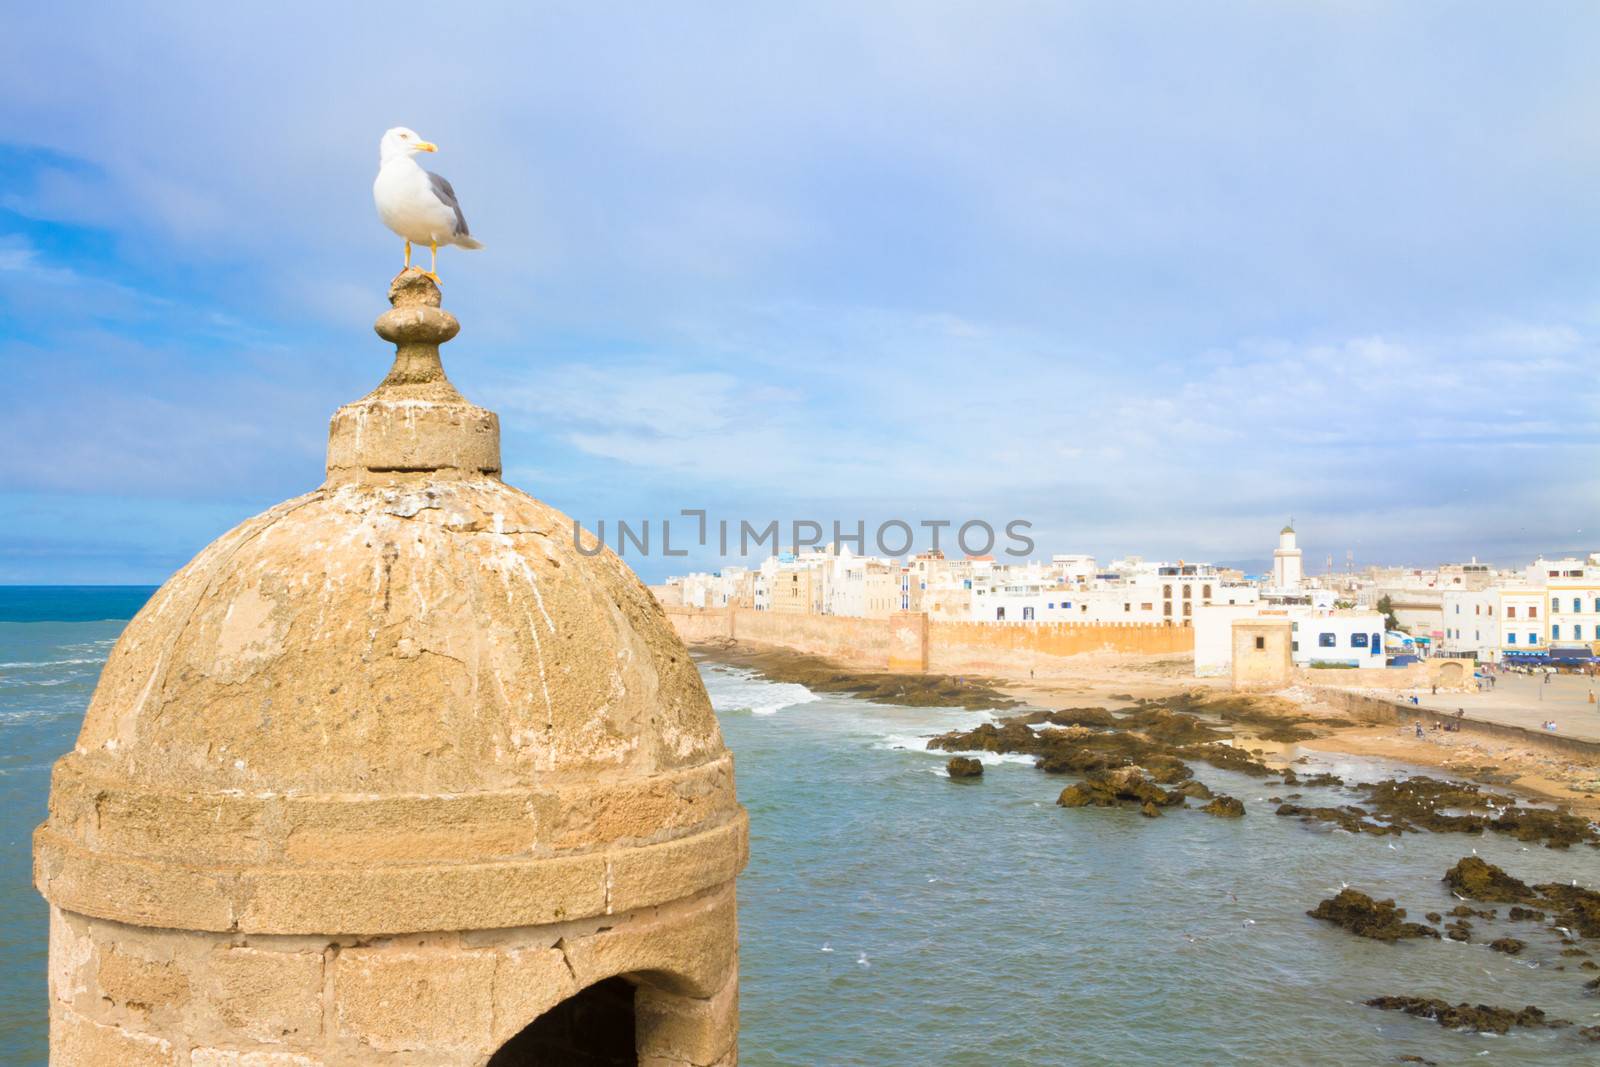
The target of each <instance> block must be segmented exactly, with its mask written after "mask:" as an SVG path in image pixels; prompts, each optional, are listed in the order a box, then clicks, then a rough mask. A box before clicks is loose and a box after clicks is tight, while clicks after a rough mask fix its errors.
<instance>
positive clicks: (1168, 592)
mask: <svg viewBox="0 0 1600 1067" xmlns="http://www.w3.org/2000/svg"><path fill="white" fill-rule="evenodd" d="M1161 595H1162V596H1163V597H1165V598H1166V599H1168V600H1171V599H1172V586H1170V585H1164V586H1162V587H1161Z"/></svg>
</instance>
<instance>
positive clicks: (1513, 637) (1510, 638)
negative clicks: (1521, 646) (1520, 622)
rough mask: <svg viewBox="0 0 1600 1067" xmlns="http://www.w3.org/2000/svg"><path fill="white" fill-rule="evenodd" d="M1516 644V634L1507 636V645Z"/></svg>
mask: <svg viewBox="0 0 1600 1067" xmlns="http://www.w3.org/2000/svg"><path fill="white" fill-rule="evenodd" d="M1516 643H1517V635H1516V634H1506V644H1508V645H1514V644H1516Z"/></svg>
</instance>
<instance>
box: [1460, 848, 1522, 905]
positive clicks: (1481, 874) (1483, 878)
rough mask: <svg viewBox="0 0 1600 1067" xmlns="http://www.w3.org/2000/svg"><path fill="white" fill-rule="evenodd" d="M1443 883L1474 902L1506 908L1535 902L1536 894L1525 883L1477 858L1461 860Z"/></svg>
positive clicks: (1471, 857)
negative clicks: (1495, 902)
mask: <svg viewBox="0 0 1600 1067" xmlns="http://www.w3.org/2000/svg"><path fill="white" fill-rule="evenodd" d="M1444 880H1445V881H1446V882H1447V883H1449V885H1450V888H1451V889H1452V890H1454V891H1455V892H1456V893H1457V894H1458V895H1460V896H1463V897H1470V898H1472V899H1473V900H1501V901H1505V902H1506V903H1508V904H1533V903H1536V902H1537V901H1538V894H1536V893H1535V892H1534V891H1533V890H1532V889H1531V888H1529V887H1528V885H1527V884H1526V883H1525V882H1520V881H1518V880H1517V879H1515V878H1513V877H1511V876H1510V875H1509V874H1507V873H1506V872H1505V871H1502V870H1501V869H1500V868H1499V867H1496V866H1495V865H1494V864H1492V863H1486V862H1484V861H1483V860H1481V859H1479V858H1478V857H1477V856H1463V857H1462V858H1461V861H1460V862H1459V863H1457V864H1456V865H1455V866H1454V867H1451V868H1450V869H1449V870H1448V871H1446V872H1444ZM1452 914H1453V913H1452Z"/></svg>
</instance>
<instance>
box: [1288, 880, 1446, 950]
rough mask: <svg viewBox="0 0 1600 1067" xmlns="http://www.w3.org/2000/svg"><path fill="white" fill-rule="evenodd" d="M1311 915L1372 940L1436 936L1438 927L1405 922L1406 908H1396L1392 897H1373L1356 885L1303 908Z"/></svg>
mask: <svg viewBox="0 0 1600 1067" xmlns="http://www.w3.org/2000/svg"><path fill="white" fill-rule="evenodd" d="M1306 914H1307V915H1309V916H1311V917H1312V918H1313V919H1322V920H1324V921H1326V922H1331V923H1334V924H1335V925H1337V926H1342V927H1344V928H1345V929H1346V930H1349V931H1350V932H1351V933H1352V934H1355V935H1356V936H1358V937H1369V938H1371V939H1372V940H1374V941H1398V940H1400V939H1401V938H1403V937H1433V938H1437V937H1438V936H1439V934H1438V931H1436V930H1434V929H1432V928H1430V927H1427V926H1423V925H1422V924H1421V923H1408V922H1403V921H1402V920H1403V919H1404V918H1405V917H1406V909H1404V908H1397V907H1395V906H1394V901H1392V900H1373V899H1372V898H1371V897H1369V896H1367V894H1365V893H1363V892H1362V891H1361V890H1359V889H1343V890H1340V891H1339V895H1338V896H1336V897H1332V898H1330V899H1328V900H1324V901H1323V902H1322V903H1320V904H1318V905H1317V906H1316V907H1315V908H1313V909H1312V910H1311V911H1308V912H1306Z"/></svg>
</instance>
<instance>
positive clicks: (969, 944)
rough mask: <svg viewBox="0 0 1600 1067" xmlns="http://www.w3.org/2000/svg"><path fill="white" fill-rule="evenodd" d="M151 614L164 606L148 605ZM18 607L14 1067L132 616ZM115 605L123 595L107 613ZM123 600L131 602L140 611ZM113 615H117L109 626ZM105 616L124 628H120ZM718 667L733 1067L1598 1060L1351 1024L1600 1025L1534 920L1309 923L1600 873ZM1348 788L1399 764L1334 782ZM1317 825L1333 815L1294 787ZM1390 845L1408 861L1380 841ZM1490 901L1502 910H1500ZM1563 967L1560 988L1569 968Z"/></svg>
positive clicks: (4, 982)
mask: <svg viewBox="0 0 1600 1067" xmlns="http://www.w3.org/2000/svg"><path fill="white" fill-rule="evenodd" d="M143 592H144V594H148V592H149V591H148V590H145V591H143ZM8 596H9V591H8V590H4V589H0V618H14V617H17V616H25V617H27V618H29V619H30V620H31V621H27V622H15V621H12V622H0V790H3V791H4V796H3V797H0V800H3V801H4V805H3V807H0V820H3V836H0V840H3V841H4V854H3V856H0V901H3V904H4V910H3V912H0V1063H5V1064H38V1063H43V1062H44V1059H45V1030H46V1027H45V1017H46V1010H45V976H44V956H45V921H44V920H45V911H44V906H43V903H42V902H41V901H40V900H39V898H38V897H37V895H36V894H35V893H34V891H33V888H32V885H31V882H30V856H29V835H30V834H31V832H32V830H33V827H34V826H36V825H37V824H38V822H39V821H40V820H41V819H42V818H43V817H44V808H45V794H46V791H47V789H48V787H49V766H50V763H51V762H52V761H53V760H54V759H55V758H56V757H57V756H58V755H59V754H60V753H62V752H64V751H65V750H67V749H68V748H70V747H71V745H72V742H73V740H74V738H75V736H76V733H77V729H78V724H79V721H80V720H81V717H82V713H83V709H84V707H85V705H86V704H87V702H88V699H89V694H90V692H91V691H92V689H93V686H94V682H95V679H96V677H97V675H98V672H99V668H100V665H101V663H102V662H103V660H104V658H105V655H106V653H107V652H108V651H109V650H110V647H111V642H112V641H113V640H114V639H115V637H116V634H117V632H118V631H119V630H120V628H121V626H122V622H120V621H115V620H112V621H106V620H105V619H99V618H95V617H94V616H96V614H97V613H98V612H100V611H112V610H113V609H115V610H117V611H119V612H121V613H131V610H132V607H136V606H137V604H138V603H139V602H140V601H141V599H142V597H141V596H140V594H138V593H129V592H127V591H121V592H118V593H105V594H94V593H84V592H82V591H74V592H72V593H71V594H69V595H67V596H66V597H64V599H63V600H62V601H61V603H62V604H63V605H64V607H63V609H62V610H61V611H60V612H59V614H63V615H71V616H72V617H73V618H75V619H78V620H80V621H58V620H52V619H51V618H50V617H49V616H50V615H51V614H52V611H51V609H50V606H49V604H50V601H49V598H48V597H42V598H41V597H40V595H39V594H38V593H37V592H34V591H30V592H29V593H28V594H27V597H26V598H25V599H26V600H27V604H26V605H25V606H22V607H19V606H18V605H17V603H15V602H8ZM119 598H120V599H119ZM130 604H131V605H132V607H129V606H128V605H130ZM118 605H121V606H120V607H118ZM107 618H108V619H109V618H110V616H107ZM701 672H702V674H703V676H704V677H705V680H706V685H707V688H708V689H709V690H710V692H711V695H712V701H713V703H714V705H715V706H716V708H717V711H718V713H719V718H720V719H721V722H722V726H723V731H724V734H725V736H726V739H727V741H728V745H729V747H730V748H732V750H733V751H734V753H735V758H736V760H737V773H738V781H739V792H740V795H741V798H742V799H743V801H744V803H745V805H746V806H747V807H748V808H749V810H750V815H751V863H750V867H749V868H748V869H747V871H746V872H745V874H744V876H743V877H742V878H741V879H740V883H739V897H740V913H739V923H740V934H741V968H742V981H741V993H740V996H741V1007H742V1026H741V1037H740V1048H741V1059H742V1062H743V1063H746V1064H750V1065H753V1067H761V1065H768V1064H778V1065H796V1067H800V1065H805V1067H811V1065H879V1064H916V1065H921V1064H972V1065H978V1064H984V1065H988V1064H1234V1063H1238V1064H1330V1065H1334V1064H1340V1065H1342V1064H1369V1063H1373V1064H1381V1063H1394V1062H1396V1060H1397V1057H1399V1056H1403V1055H1416V1056H1422V1057H1425V1058H1427V1059H1429V1060H1433V1061H1436V1062H1438V1063H1440V1064H1462V1063H1471V1064H1536V1063H1537V1064H1548V1063H1574V1064H1578V1063H1593V1062H1595V1060H1596V1058H1597V1055H1596V1053H1597V1047H1596V1046H1595V1045H1592V1044H1588V1043H1586V1042H1583V1041H1581V1040H1580V1039H1578V1038H1577V1037H1576V1036H1575V1035H1574V1034H1573V1032H1572V1030H1571V1029H1568V1030H1566V1031H1518V1032H1514V1033H1512V1034H1511V1035H1509V1036H1506V1037H1489V1036H1479V1035H1469V1034H1458V1033H1452V1032H1448V1031H1445V1030H1443V1029H1441V1028H1440V1027H1439V1026H1437V1025H1436V1024H1434V1023H1432V1022H1427V1021H1424V1020H1418V1019H1411V1018H1408V1017H1403V1016H1398V1015H1395V1014H1393V1013H1388V1012H1379V1011H1377V1010H1375V1009H1372V1008H1367V1007H1364V1006H1363V1005H1362V1004H1361V1001H1363V1000H1365V999H1366V998H1368V997H1372V996H1377V995H1380V994H1422V995H1429V996H1439V997H1443V998H1445V999H1447V1000H1449V1001H1451V1002H1452V1003H1454V1002H1457V1001H1462V1000H1466V1001H1471V1002H1474V1003H1477V1002H1483V1003H1490V1004H1500V1005H1505V1006H1509V1007H1520V1006H1522V1005H1524V1004H1537V1005H1538V1006H1540V1007H1542V1008H1544V1009H1545V1010H1546V1011H1548V1012H1550V1013H1552V1014H1554V1015H1558V1016H1562V1017H1564V1018H1568V1019H1572V1020H1574V1021H1575V1022H1577V1023H1579V1024H1583V1025H1587V1024H1593V1023H1597V1022H1600V997H1592V996H1585V995H1584V994H1583V992H1582V988H1581V987H1582V985H1583V983H1584V982H1585V981H1586V980H1587V979H1588V978H1589V977H1591V976H1592V975H1593V972H1587V971H1581V970H1578V969H1577V968H1576V967H1575V963H1576V962H1577V960H1575V959H1572V958H1567V959H1563V958H1562V957H1560V956H1559V954H1558V952H1559V947H1560V946H1559V945H1558V944H1557V942H1556V936H1555V935H1554V934H1553V933H1551V932H1549V931H1546V930H1543V929H1540V928H1539V927H1537V926H1535V925H1534V924H1528V923H1518V924H1512V923H1489V922H1484V921H1478V920H1474V921H1475V922H1476V924H1477V928H1476V929H1475V931H1474V938H1475V940H1477V941H1480V942H1486V941H1487V940H1488V939H1489V938H1490V937H1493V936H1500V935H1501V934H1502V933H1511V934H1513V935H1515V936H1518V937H1521V938H1523V939H1524V940H1526V941H1527V942H1528V948H1527V950H1526V951H1525V952H1524V953H1523V954H1522V955H1521V956H1520V957H1516V958H1512V957H1508V956H1504V955H1501V954H1499V953H1495V952H1491V951H1490V950H1489V949H1488V947H1487V945H1486V944H1483V943H1478V944H1470V945H1458V944H1455V943H1453V942H1449V941H1443V942H1435V941H1428V942H1426V943H1416V942H1413V943H1405V944H1399V945H1382V944H1377V943H1375V942H1367V941H1362V940H1360V939H1358V938H1354V937H1352V936H1350V935H1349V934H1346V933H1345V932H1343V931H1341V930H1337V929H1335V928H1333V927H1331V926H1328V925H1326V924H1323V923H1319V922H1316V921H1315V920H1312V919H1310V918H1307V917H1306V916H1305V914H1304V913H1305V911H1306V909H1307V908H1310V907H1313V906H1315V904H1316V903H1317V901H1319V900H1321V899H1322V898H1324V897H1326V896H1330V895H1332V894H1333V893H1334V892H1336V891H1337V890H1338V888H1339V885H1340V883H1341V882H1342V881H1344V882H1349V883H1350V884H1351V885H1354V886H1357V887H1360V888H1362V889H1365V890H1368V891H1371V892H1375V893H1377V894H1378V895H1380V896H1395V897H1397V898H1398V900H1399V902H1400V903H1401V904H1402V905H1403V906H1405V907H1407V908H1408V909H1410V910H1411V912H1412V915H1413V917H1415V918H1420V916H1421V915H1422V913H1423V912H1426V911H1430V910H1438V911H1447V910H1448V909H1449V907H1451V906H1452V905H1454V904H1455V903H1456V902H1455V901H1454V900H1453V899H1451V897H1450V896H1449V894H1448V892H1447V891H1446V889H1445V887H1444V886H1443V885H1442V884H1441V883H1440V882H1439V878H1440V876H1441V875H1442V874H1443V872H1444V871H1445V869H1446V868H1447V867H1449V866H1450V865H1451V864H1453V863H1454V862H1455V861H1456V860H1457V859H1459V858H1460V857H1461V856H1462V855H1464V854H1466V853H1468V852H1469V851H1470V850H1471V849H1472V848H1474V847H1475V848H1477V849H1478V851H1479V853H1480V854H1482V855H1483V856H1484V857H1485V858H1486V859H1488V860H1490V861H1491V862H1494V863H1498V864H1500V865H1501V866H1503V867H1505V868H1506V869H1507V870H1509V871H1511V873H1513V874H1516V875H1518V876H1519V877H1522V878H1523V879H1525V880H1527V881H1545V880H1555V879H1560V880H1569V879H1573V878H1576V879H1578V880H1579V882H1580V884H1587V885H1591V886H1593V885H1595V884H1596V883H1597V882H1600V853H1597V852H1595V851H1594V850H1591V849H1581V850H1573V851H1571V852H1554V851H1549V850H1545V849H1542V848H1537V847H1534V848H1530V849H1528V850H1526V851H1524V850H1523V846H1521V845H1519V844H1517V843H1516V842H1514V841H1506V840H1501V839H1498V838H1493V837H1491V838H1486V839H1472V838H1468V837H1465V836H1450V835H1407V836H1405V837H1402V838H1399V839H1398V840H1396V839H1391V838H1374V837H1368V836H1355V835H1350V834H1346V833H1343V832H1331V833H1330V832H1326V831H1319V830H1312V829H1307V828H1305V827H1302V826H1301V825H1300V824H1299V823H1298V822H1297V821H1295V820H1291V819H1282V818H1278V817H1276V816H1273V815H1272V814H1271V809H1272V805H1270V804H1268V803H1266V802H1265V798H1266V796H1267V795H1268V794H1269V793H1272V792H1274V790H1273V788H1271V787H1263V786H1262V785H1261V784H1260V783H1259V782H1257V781H1254V780H1252V779H1247V778H1242V777H1239V776H1236V775H1230V774H1227V773H1225V772H1220V771H1213V770H1211V769H1209V768H1206V767H1199V768H1197V773H1198V776H1199V777H1200V778H1202V779H1203V780H1204V781H1206V782H1207V783H1208V784H1210V785H1212V786H1213V787H1214V788H1217V789H1218V790H1219V791H1222V792H1227V793H1229V794H1232V795H1234V796H1237V797H1239V798H1241V799H1242V800H1244V802H1245V804H1246V806H1247V808H1248V809H1249V813H1248V814H1247V815H1246V816H1245V818H1243V819H1240V820H1224V819H1213V818H1211V817H1210V816H1206V815H1203V814H1201V813H1199V812H1198V811H1187V812H1174V813H1171V814H1169V815H1167V816H1165V817H1163V818H1160V819H1153V820H1151V819H1145V818H1143V817H1141V816H1140V815H1138V814H1137V813H1136V812H1131V811H1100V810H1073V811H1068V810H1064V809H1061V808H1057V807H1055V805H1054V800H1055V796H1056V794H1057V793H1058V792H1059V791H1060V789H1061V787H1062V786H1063V785H1064V784H1066V780H1065V779H1061V778H1056V777H1051V776H1047V775H1044V774H1042V773H1040V772H1039V771H1037V770H1035V769H1034V768H1033V767H1032V766H1030V765H1028V764H1027V762H1026V761H1023V760H1018V759H1014V758H1004V757H994V756H988V757H986V758H985V762H986V763H987V764H988V765H987V766H986V768H985V774H984V777H983V779H982V780H981V781H977V782H955V781H951V780H950V779H949V778H947V777H946V776H945V775H944V772H943V764H944V760H945V758H946V756H945V755H943V754H939V755H935V754H932V753H929V752H927V751H925V750H924V748H923V744H924V740H925V738H926V737H928V736H929V735H931V734H933V733H936V732H941V731H944V730H948V729H953V728H956V727H963V726H969V725H971V724H973V723H976V722H978V721H981V719H982V718H983V716H984V714H985V713H982V712H968V711H956V710H941V709H913V708H893V707H884V706H878V705H873V704H868V703H864V702H860V701H854V700H845V699H839V698H835V697H832V696H818V695H817V694H813V693H811V692H809V691H808V690H806V689H804V688H803V687H800V686H794V685H778V684H774V683H772V682H768V681H766V680H764V679H762V678H760V677H758V676H755V675H753V674H751V673H750V672H748V671H745V670H742V669H737V668H728V667H723V666H719V665H715V664H709V663H704V664H702V665H701ZM1322 768H1326V769H1331V770H1333V771H1334V772H1335V773H1339V774H1341V775H1344V776H1346V777H1347V778H1374V777H1383V776H1386V775H1388V774H1391V773H1394V772H1395V771H1396V770H1400V771H1403V770H1404V768H1401V767H1397V766H1394V765H1387V766H1385V765H1378V764H1374V763H1371V762H1356V761H1352V760H1342V759H1331V760H1323V761H1321V762H1320V763H1319V764H1318V767H1317V769H1322ZM1301 792H1303V793H1304V794H1305V796H1306V802H1308V803H1311V802H1316V803H1322V802H1334V801H1338V800H1342V799H1344V798H1343V797H1342V795H1341V793H1340V791H1338V790H1310V789H1303V790H1301ZM1391 844H1392V845H1394V847H1393V848H1391V847H1389V846H1390V845H1391ZM1503 910H1504V909H1503V908H1502V912H1503ZM1563 965H1564V966H1565V967H1566V970H1564V971H1558V970H1556V968H1557V967H1558V966H1563Z"/></svg>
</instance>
